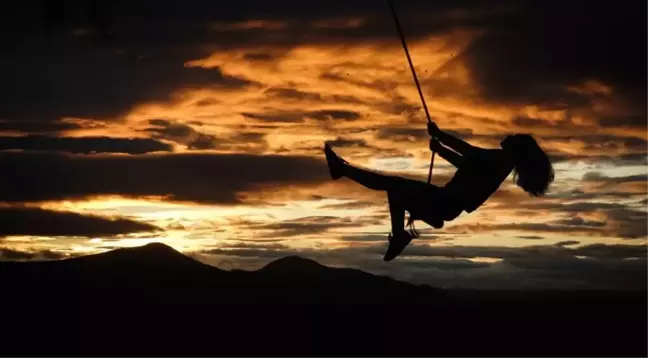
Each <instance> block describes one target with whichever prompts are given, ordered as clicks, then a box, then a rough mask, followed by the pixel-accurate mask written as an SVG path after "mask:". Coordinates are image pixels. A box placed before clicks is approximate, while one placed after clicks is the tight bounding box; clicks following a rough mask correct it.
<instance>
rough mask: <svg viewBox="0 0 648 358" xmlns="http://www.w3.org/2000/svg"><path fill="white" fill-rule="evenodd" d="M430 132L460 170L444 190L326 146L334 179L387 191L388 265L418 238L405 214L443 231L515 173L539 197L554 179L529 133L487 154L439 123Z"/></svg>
mask: <svg viewBox="0 0 648 358" xmlns="http://www.w3.org/2000/svg"><path fill="white" fill-rule="evenodd" d="M428 133H429V134H430V136H431V137H432V138H431V139H430V149H431V150H432V151H435V152H437V153H439V155H440V156H441V157H443V158H444V159H445V160H447V161H448V162H449V163H451V164H452V165H454V166H455V167H456V168H457V171H456V172H455V175H454V176H453V177H452V179H451V180H450V181H449V182H448V183H447V184H446V185H445V186H443V187H438V186H436V185H432V184H427V183H424V182H420V181H417V180H412V179H406V178H401V177H397V176H390V175H385V174H380V173H375V172H371V171H368V170H365V169H361V168H358V167H355V166H353V165H351V164H349V163H348V162H347V161H346V160H344V159H342V158H340V157H339V156H338V155H337V154H335V153H334V152H333V150H332V149H331V147H330V146H329V145H328V143H327V144H326V145H325V148H324V152H325V153H326V160H327V162H328V166H329V170H330V173H331V177H332V178H333V179H334V180H336V179H339V178H341V177H347V178H349V179H351V180H353V181H355V182H357V183H359V184H361V185H363V186H365V187H366V188H369V189H372V190H382V191H386V192H387V200H388V202H389V212H390V215H391V229H392V232H391V234H389V237H388V238H389V248H388V249H387V252H386V253H385V256H384V260H385V261H391V260H393V259H394V258H396V257H397V256H398V255H400V254H401V253H402V252H403V250H404V249H405V247H407V245H408V244H409V243H410V242H411V241H412V239H413V238H415V237H417V236H418V234H417V233H416V231H415V230H414V229H412V230H411V231H410V232H407V231H405V226H404V219H405V211H408V212H409V213H410V220H409V222H408V226H410V225H412V224H413V223H414V221H415V220H421V221H423V222H425V223H427V224H428V225H430V226H432V227H434V228H437V229H440V228H442V227H443V223H444V221H451V220H454V219H455V218H456V217H458V216H459V215H460V214H461V213H462V212H463V211H465V212H467V213H471V212H473V211H475V210H476V209H477V208H479V207H480V206H481V205H482V204H483V203H484V202H486V200H487V199H488V198H489V197H490V196H491V195H492V194H493V193H494V192H495V191H497V189H498V188H499V187H500V185H501V184H502V182H504V180H505V179H506V178H507V177H508V175H509V174H510V173H511V172H514V176H513V180H514V181H515V183H516V184H517V185H518V186H520V187H521V188H522V189H523V190H524V191H525V192H527V193H529V195H531V196H534V197H537V196H542V195H544V194H545V193H546V191H547V189H548V187H549V184H551V182H552V181H553V179H554V171H553V167H552V165H551V162H550V161H549V158H548V157H547V155H546V154H545V152H544V151H543V150H542V148H540V146H539V145H538V144H537V143H536V141H535V139H534V138H533V137H532V136H531V135H529V134H515V135H509V136H507V137H506V138H504V140H502V141H501V143H500V146H501V149H485V148H479V147H476V146H473V145H471V144H469V143H466V142H464V141H462V140H461V139H459V138H456V137H453V136H452V135H450V134H448V133H445V132H443V131H442V130H440V129H439V127H438V126H437V125H436V124H435V123H428Z"/></svg>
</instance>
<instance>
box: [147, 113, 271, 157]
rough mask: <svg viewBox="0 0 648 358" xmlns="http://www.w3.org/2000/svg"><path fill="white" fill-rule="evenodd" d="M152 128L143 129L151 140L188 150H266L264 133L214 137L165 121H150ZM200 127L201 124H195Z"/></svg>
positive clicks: (191, 127)
mask: <svg viewBox="0 0 648 358" xmlns="http://www.w3.org/2000/svg"><path fill="white" fill-rule="evenodd" d="M148 123H149V124H151V125H153V127H149V128H146V129H143V131H144V132H148V133H150V134H151V135H152V137H153V138H156V139H163V140H169V141H173V142H176V143H179V144H182V145H185V146H186V147H187V149H189V150H209V149H219V150H223V149H225V150H235V149H243V150H244V151H246V152H248V153H253V152H261V151H263V150H264V149H266V148H267V142H266V141H265V133H262V132H237V133H234V134H231V135H229V136H216V135H211V134H207V133H203V132H201V131H199V130H197V129H195V128H194V127H193V126H191V125H189V124H185V123H182V122H179V121H172V120H167V119H150V120H149V121H148ZM194 123H195V124H197V125H200V124H201V123H196V122H194Z"/></svg>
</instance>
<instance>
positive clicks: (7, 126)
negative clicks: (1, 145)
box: [0, 119, 83, 134]
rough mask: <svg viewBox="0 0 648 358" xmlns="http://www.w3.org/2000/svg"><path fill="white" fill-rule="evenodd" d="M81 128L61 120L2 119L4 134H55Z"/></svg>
mask: <svg viewBox="0 0 648 358" xmlns="http://www.w3.org/2000/svg"><path fill="white" fill-rule="evenodd" d="M81 128H83V127H82V126H81V125H80V124H79V123H74V122H69V121H68V122H65V121H61V120H52V121H42V120H41V121H37V120H27V119H24V120H10V119H4V120H2V119H0V131H2V132H19V133H40V134H53V133H58V132H62V131H68V130H74V129H81Z"/></svg>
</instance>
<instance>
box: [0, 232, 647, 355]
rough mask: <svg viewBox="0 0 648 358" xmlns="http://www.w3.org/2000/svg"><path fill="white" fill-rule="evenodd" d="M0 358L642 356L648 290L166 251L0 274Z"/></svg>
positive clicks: (7, 266) (16, 267)
mask: <svg viewBox="0 0 648 358" xmlns="http://www.w3.org/2000/svg"><path fill="white" fill-rule="evenodd" d="M0 284H1V285H2V286H1V287H2V291H1V292H2V293H1V294H0V307H1V308H2V309H3V312H2V317H3V319H2V324H0V326H1V327H2V328H1V330H0V337H2V343H1V344H0V354H1V355H4V356H7V355H23V356H25V355H31V356H35V355H41V356H53V355H91V356H98V355H103V356H106V355H113V356H124V355H128V356H137V355H149V356H151V355H156V356H170V355H173V356H182V355H184V356H187V355H193V356H196V355H200V356H218V355H229V356H232V355H234V356H251V355H256V356H275V355H293V356H294V355H303V356H313V355H316V356H322V355H327V356H353V355H363V356H367V355H372V356H386V355H389V356H403V355H406V356H434V355H443V356H493V355H496V356H501V355H508V356H513V355H522V356H575V355H578V356H585V355H586V356H646V353H647V352H646V334H647V332H646V331H647V329H646V323H647V311H646V298H647V297H646V292H645V291H642V292H611V291H609V292H589V291H588V292H585V291H573V292H565V291H546V292H536V291H533V292H526V291H478V290H442V289H436V288H432V287H429V286H425V285H413V284H410V283H406V282H401V281H397V280H394V279H391V278H389V277H384V276H376V275H373V274H370V273H367V272H364V271H360V270H354V269H342V268H331V267H327V266H323V265H321V264H319V263H317V262H316V261H313V260H309V259H305V258H301V257H297V256H289V257H284V258H281V259H278V260H276V261H273V262H271V263H269V264H268V265H266V266H264V267H262V268H261V269H259V270H256V271H238V270H237V271H225V270H221V269H218V268H215V267H212V266H209V265H205V264H203V263H200V262H198V261H196V260H194V259H192V258H190V257H187V256H185V255H183V254H181V253H180V252H178V251H175V250H174V249H172V248H170V247H168V246H166V245H163V244H149V245H145V246H141V247H136V248H125V249H118V250H113V251H110V252H106V253H102V254H96V255H88V256H83V257H78V258H71V259H66V260H60V261H44V262H2V263H0Z"/></svg>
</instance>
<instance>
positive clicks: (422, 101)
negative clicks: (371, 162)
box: [388, 0, 436, 184]
mask: <svg viewBox="0 0 648 358" xmlns="http://www.w3.org/2000/svg"><path fill="white" fill-rule="evenodd" d="M388 2H389V8H390V9H391V12H392V15H394V22H395V23H396V29H397V30H398V35H399V36H400V39H401V43H402V44H403V50H405V56H406V57H407V62H408V63H409V66H410V69H411V70H412V77H414V83H415V84H416V89H417V90H418V94H419V97H421V103H423V109H424V110H425V116H426V117H427V121H428V123H432V119H430V113H429V112H428V108H427V104H425V98H424V97H423V92H422V91H421V85H420V84H419V80H418V77H417V76H416V70H415V69H414V65H413V64H412V59H411V58H410V54H409V50H408V49H407V43H406V42H405V35H403V29H402V28H401V25H400V22H399V21H398V16H397V15H396V9H395V8H394V4H393V3H392V0H389V1H388ZM435 155H436V152H434V151H432V159H431V160H430V171H429V173H428V180H427V182H428V184H430V183H431V180H432V168H433V167H434V157H435Z"/></svg>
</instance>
